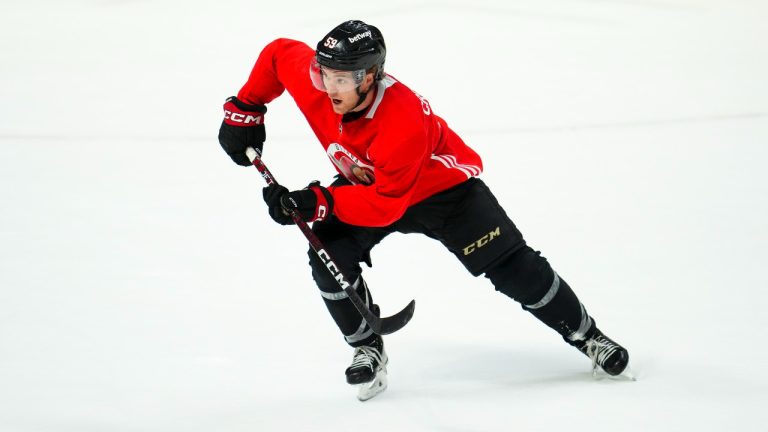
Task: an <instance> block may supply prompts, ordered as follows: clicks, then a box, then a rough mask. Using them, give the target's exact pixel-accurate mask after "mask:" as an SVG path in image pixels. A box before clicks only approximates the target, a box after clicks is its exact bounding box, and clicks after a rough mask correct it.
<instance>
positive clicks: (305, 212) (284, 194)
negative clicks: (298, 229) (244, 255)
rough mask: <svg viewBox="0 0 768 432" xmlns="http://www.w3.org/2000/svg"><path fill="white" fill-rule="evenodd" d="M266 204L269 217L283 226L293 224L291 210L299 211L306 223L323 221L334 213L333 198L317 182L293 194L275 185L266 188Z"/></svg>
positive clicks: (283, 187)
mask: <svg viewBox="0 0 768 432" xmlns="http://www.w3.org/2000/svg"><path fill="white" fill-rule="evenodd" d="M264 202H265V203H267V206H269V216H270V217H272V219H273V220H274V221H275V222H277V223H279V224H281V225H291V224H293V219H292V218H291V216H290V211H291V210H297V211H298V212H299V215H300V216H301V218H302V219H303V220H304V221H305V222H314V221H320V220H323V219H325V218H327V217H328V216H330V215H331V213H332V212H333V196H332V195H331V193H330V192H329V191H328V189H326V188H324V187H322V186H320V182H317V181H314V182H312V183H310V184H309V185H308V186H307V187H306V188H304V189H301V190H297V191H293V192H288V189H286V188H285V186H280V185H278V184H276V183H273V184H271V185H269V186H267V187H265V188H264Z"/></svg>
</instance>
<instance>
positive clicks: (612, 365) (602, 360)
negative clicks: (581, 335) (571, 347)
mask: <svg viewBox="0 0 768 432" xmlns="http://www.w3.org/2000/svg"><path fill="white" fill-rule="evenodd" d="M576 347H577V348H578V349H579V351H581V352H583V353H584V354H585V355H586V356H587V357H589V358H590V360H592V375H593V376H595V375H596V374H597V370H598V369H597V368H598V366H599V367H600V368H601V369H602V370H604V371H605V373H607V374H608V375H611V376H617V375H621V373H622V372H624V370H625V369H626V368H627V364H629V353H628V352H627V350H626V349H625V348H624V347H622V346H621V345H619V344H617V343H616V342H614V341H613V340H611V339H610V338H609V337H607V336H606V335H604V334H603V332H601V331H600V330H599V329H597V328H595V332H594V333H593V334H592V336H590V337H589V338H587V339H586V340H584V341H581V342H580V343H578V344H577V345H576Z"/></svg>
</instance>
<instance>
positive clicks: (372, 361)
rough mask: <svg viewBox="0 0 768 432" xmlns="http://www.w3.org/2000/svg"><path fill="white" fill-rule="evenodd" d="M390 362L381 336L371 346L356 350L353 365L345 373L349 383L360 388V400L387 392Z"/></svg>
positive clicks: (358, 396) (358, 395)
mask: <svg viewBox="0 0 768 432" xmlns="http://www.w3.org/2000/svg"><path fill="white" fill-rule="evenodd" d="M388 361H389V359H388V358H387V354H386V352H384V341H383V340H382V338H381V336H377V337H376V339H374V340H373V342H371V343H370V344H369V345H364V346H361V347H357V348H355V356H354V358H353V359H352V365H350V366H349V367H348V368H347V370H346V372H345V373H346V375H347V383H349V384H352V385H356V386H359V389H358V393H357V398H358V399H359V400H361V401H366V400H368V399H370V398H372V397H374V396H376V395H377V394H379V393H381V392H383V391H384V390H386V388H387V363H388Z"/></svg>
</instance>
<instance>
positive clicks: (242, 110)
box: [224, 96, 267, 127]
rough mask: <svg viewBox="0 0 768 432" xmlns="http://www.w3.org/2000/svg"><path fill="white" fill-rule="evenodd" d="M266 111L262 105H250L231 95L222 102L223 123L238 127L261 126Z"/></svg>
mask: <svg viewBox="0 0 768 432" xmlns="http://www.w3.org/2000/svg"><path fill="white" fill-rule="evenodd" d="M266 112H267V107H266V106H264V105H250V104H247V103H245V102H243V101H241V100H239V99H237V98H236V97H234V96H231V97H229V98H227V100H226V102H224V123H226V124H228V125H230V126H238V127H249V126H259V125H262V126H263V125H264V114H265V113H266Z"/></svg>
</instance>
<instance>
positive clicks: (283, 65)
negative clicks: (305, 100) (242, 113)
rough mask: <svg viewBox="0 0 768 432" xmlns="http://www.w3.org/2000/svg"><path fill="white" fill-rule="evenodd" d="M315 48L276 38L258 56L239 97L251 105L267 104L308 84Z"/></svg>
mask: <svg viewBox="0 0 768 432" xmlns="http://www.w3.org/2000/svg"><path fill="white" fill-rule="evenodd" d="M313 53H314V51H313V50H312V48H310V47H309V46H307V45H306V44H305V43H303V42H299V41H295V40H292V39H284V38H283V39H277V40H275V41H273V42H271V43H269V44H268V45H267V46H265V47H264V49H263V50H262V51H261V53H260V54H259V57H258V59H257V60H256V64H254V66H253V69H252V70H251V74H250V76H249V77H248V81H247V82H246V83H245V85H244V86H243V87H242V88H241V89H240V91H239V92H238V94H237V98H238V99H240V100H242V101H244V102H247V103H251V104H267V103H269V102H271V101H272V100H274V99H275V98H277V97H278V96H280V95H281V94H282V93H283V92H284V91H285V90H286V88H287V89H288V90H289V91H290V90H291V89H292V88H296V87H299V86H301V85H306V83H305V82H304V81H308V75H307V74H308V73H309V72H308V69H307V67H308V64H309V63H308V59H309V57H311V56H312V55H313Z"/></svg>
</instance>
